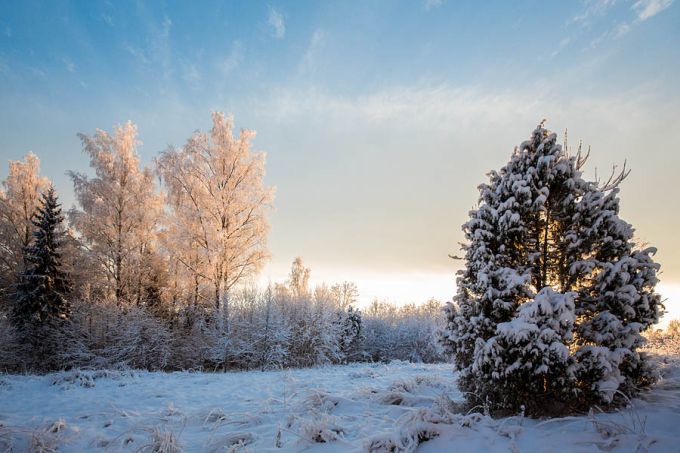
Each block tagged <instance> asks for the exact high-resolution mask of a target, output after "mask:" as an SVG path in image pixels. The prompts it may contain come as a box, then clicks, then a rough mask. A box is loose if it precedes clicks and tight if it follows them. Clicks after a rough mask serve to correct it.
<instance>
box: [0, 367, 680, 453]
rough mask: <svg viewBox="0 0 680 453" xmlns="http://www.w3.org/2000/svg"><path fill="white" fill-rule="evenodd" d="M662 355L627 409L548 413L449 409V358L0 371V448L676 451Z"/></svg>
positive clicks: (669, 380)
mask: <svg viewBox="0 0 680 453" xmlns="http://www.w3.org/2000/svg"><path fill="white" fill-rule="evenodd" d="M667 361H668V363H666V364H665V365H664V366H665V369H664V374H665V377H664V378H663V379H662V381H661V382H660V383H659V384H658V385H657V387H656V388H655V389H654V390H652V391H651V392H649V393H647V394H645V395H643V397H642V398H640V399H636V400H634V401H633V402H632V403H631V407H630V408H626V409H622V410H621V411H620V412H618V413H611V414H596V415H591V416H582V417H569V418H564V419H557V420H548V421H539V420H531V419H527V418H524V417H521V416H519V415H518V416H516V417H509V418H504V419H498V420H494V419H491V418H489V417H485V416H482V415H479V414H470V415H465V414H460V413H457V410H458V408H459V406H458V405H457V404H456V402H457V401H462V399H463V398H462V395H461V394H460V393H459V391H458V390H457V389H456V385H455V376H454V373H453V372H452V365H450V364H439V365H423V364H410V363H405V362H392V363H391V364H388V365H383V364H353V365H343V366H328V367H319V368H312V369H299V370H286V371H269V372H259V371H252V372H234V373H191V372H177V373H154V372H137V371H70V372H62V373H52V374H49V375H46V376H21V375H2V374H0V451H5V450H7V449H8V448H7V447H10V448H13V450H12V451H25V450H28V449H29V447H30V448H32V449H33V450H40V449H41V448H42V451H52V450H50V449H58V451H60V452H82V451H111V452H113V451H116V452H117V451H130V452H135V451H167V452H173V451H187V452H205V451H208V452H209V451H251V452H252V451H255V452H260V451H277V452H291V451H294V452H297V451H310V452H314V451H324V452H326V451H328V452H347V451H350V452H351V451H356V452H359V451H368V450H369V449H371V448H372V449H374V450H376V451H378V450H380V448H382V449H388V448H391V449H393V450H392V451H414V450H415V449H417V450H418V451H422V452H441V451H466V452H475V451H480V452H482V451H489V452H495V451H499V452H500V451H502V452H507V451H522V452H532V451H541V452H549V451H555V452H564V451H570V452H572V451H576V452H578V451H583V452H586V451H594V450H597V449H598V448H599V449H601V450H606V451H615V452H627V451H631V452H632V451H638V447H640V450H639V451H646V450H647V449H648V450H649V451H659V452H670V451H679V450H678V448H679V447H680V430H678V429H677V427H678V424H679V423H680V359H673V360H667ZM419 438H420V439H419ZM430 438H431V440H427V439H430ZM383 451H384V450H383Z"/></svg>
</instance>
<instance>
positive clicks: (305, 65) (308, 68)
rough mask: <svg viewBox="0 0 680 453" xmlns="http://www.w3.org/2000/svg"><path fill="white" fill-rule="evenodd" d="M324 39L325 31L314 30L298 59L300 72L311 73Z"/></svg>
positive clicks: (314, 67)
mask: <svg viewBox="0 0 680 453" xmlns="http://www.w3.org/2000/svg"><path fill="white" fill-rule="evenodd" d="M325 39H326V33H325V32H324V31H323V30H320V29H317V30H314V33H313V34H312V39H311V40H310V42H309V46H307V50H306V51H305V53H304V55H303V56H302V60H301V61H300V72H307V73H313V72H314V71H315V70H316V58H317V55H318V54H319V51H320V49H321V47H322V46H323V42H324V40H325Z"/></svg>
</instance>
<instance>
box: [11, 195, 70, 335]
mask: <svg viewBox="0 0 680 453" xmlns="http://www.w3.org/2000/svg"><path fill="white" fill-rule="evenodd" d="M40 204H41V206H40V207H39V208H38V210H37V212H36V215H35V217H34V218H33V220H32V222H33V225H34V227H35V231H34V232H33V241H32V242H31V243H30V244H29V245H28V246H27V247H26V248H25V249H24V253H25V260H26V263H27V266H28V267H27V269H26V270H25V271H24V272H23V273H22V274H21V276H20V277H19V282H18V284H17V294H16V303H15V306H14V311H13V319H14V320H15V323H16V324H17V325H19V326H25V325H27V324H33V325H39V324H42V323H44V322H46V321H50V320H57V319H66V318H68V316H69V313H70V310H71V308H70V303H69V301H68V300H67V298H66V296H67V294H68V293H69V291H70V289H71V287H70V282H69V279H68V276H67V275H66V273H64V272H63V270H62V268H61V253H60V251H59V249H60V247H61V244H62V237H63V234H64V233H63V225H62V223H63V221H64V217H63V216H62V214H61V206H60V205H59V203H58V201H57V196H56V194H55V192H54V188H52V187H50V188H49V189H48V190H47V193H45V194H43V195H42V198H41V201H40Z"/></svg>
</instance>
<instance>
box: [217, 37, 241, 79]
mask: <svg viewBox="0 0 680 453" xmlns="http://www.w3.org/2000/svg"><path fill="white" fill-rule="evenodd" d="M242 62H243V43H242V42H241V41H239V40H236V41H234V42H233V43H232V45H231V51H230V52H229V55H227V57H226V58H225V59H224V60H223V61H222V62H221V63H220V65H219V66H220V69H221V70H222V74H224V75H225V76H228V75H230V74H231V73H233V72H234V71H235V70H236V69H238V67H239V66H240V65H241V63H242Z"/></svg>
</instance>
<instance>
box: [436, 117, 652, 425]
mask: <svg viewBox="0 0 680 453" xmlns="http://www.w3.org/2000/svg"><path fill="white" fill-rule="evenodd" d="M586 158H587V156H585V157H584V156H582V155H581V153H580V149H579V152H578V153H577V154H576V155H570V154H569V153H568V150H564V149H563V148H562V147H561V146H560V145H559V144H557V136H556V135H555V134H554V133H551V132H550V131H548V130H546V129H545V128H544V127H543V124H540V125H539V126H538V127H537V128H536V130H535V131H534V132H533V134H532V136H531V138H530V139H529V140H528V141H525V142H524V143H522V144H521V145H520V146H519V147H518V148H516V149H515V152H514V153H513V155H512V157H511V159H510V161H509V162H508V164H507V165H505V166H504V167H503V168H502V169H501V170H500V171H499V172H495V171H492V172H491V173H489V182H488V183H486V184H482V185H481V186H479V189H480V197H479V206H478V208H477V209H475V210H473V211H471V212H470V220H469V221H468V222H467V223H466V224H465V225H463V230H464V232H465V236H466V239H467V242H466V244H464V245H463V250H464V252H465V268H464V269H463V270H461V271H460V272H459V278H458V281H457V288H458V292H457V295H456V297H455V298H454V304H450V305H448V306H447V307H446V311H445V312H446V316H447V323H446V327H445V329H444V331H443V334H442V335H441V341H442V343H443V346H444V348H445V349H446V351H447V352H448V353H450V354H451V355H452V357H453V359H454V362H455V365H456V367H457V368H458V369H459V370H460V378H459V385H460V386H461V388H462V390H464V391H465V392H466V393H467V395H468V399H469V401H470V403H471V404H473V405H481V406H484V407H488V408H490V409H492V410H504V411H512V412H519V411H520V410H521V406H522V405H528V406H527V409H528V410H529V413H531V414H534V415H537V414H545V413H555V412H560V411H562V412H568V411H571V410H575V409H583V410H587V409H588V408H589V407H590V406H592V405H595V404H608V403H612V402H615V401H614V399H615V395H617V394H618V393H617V392H625V393H633V392H635V391H636V390H637V389H639V388H640V387H644V386H648V385H649V384H650V383H651V382H653V380H654V372H653V370H652V369H651V366H650V365H649V362H648V361H647V360H646V359H645V355H644V354H640V353H638V352H637V349H638V348H639V347H641V346H642V344H643V342H644V340H643V338H642V336H641V332H642V331H643V330H645V329H646V328H648V327H649V326H651V325H653V324H654V323H656V322H657V321H658V320H659V316H660V315H661V311H662V308H663V306H662V304H661V300H660V296H659V295H658V294H657V293H656V292H655V285H656V283H657V277H656V274H657V272H658V270H659V265H658V264H657V263H655V262H654V261H653V259H652V255H653V254H654V253H655V251H656V250H655V249H654V248H649V247H648V248H640V247H639V246H638V244H636V243H635V241H634V240H633V232H634V230H633V228H632V226H631V225H629V224H628V223H626V222H624V221H623V220H621V219H620V218H619V216H618V212H619V198H618V191H619V189H618V185H619V183H620V182H621V181H622V180H623V179H624V178H625V176H626V175H627V173H626V172H625V169H624V171H623V172H621V173H620V174H619V175H613V176H612V178H610V179H609V181H607V182H605V183H604V184H602V183H599V182H590V181H587V180H585V179H584V178H583V176H582V172H581V168H582V166H583V165H584V163H585V161H586ZM552 398H556V399H557V401H558V404H548V401H549V400H552Z"/></svg>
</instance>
